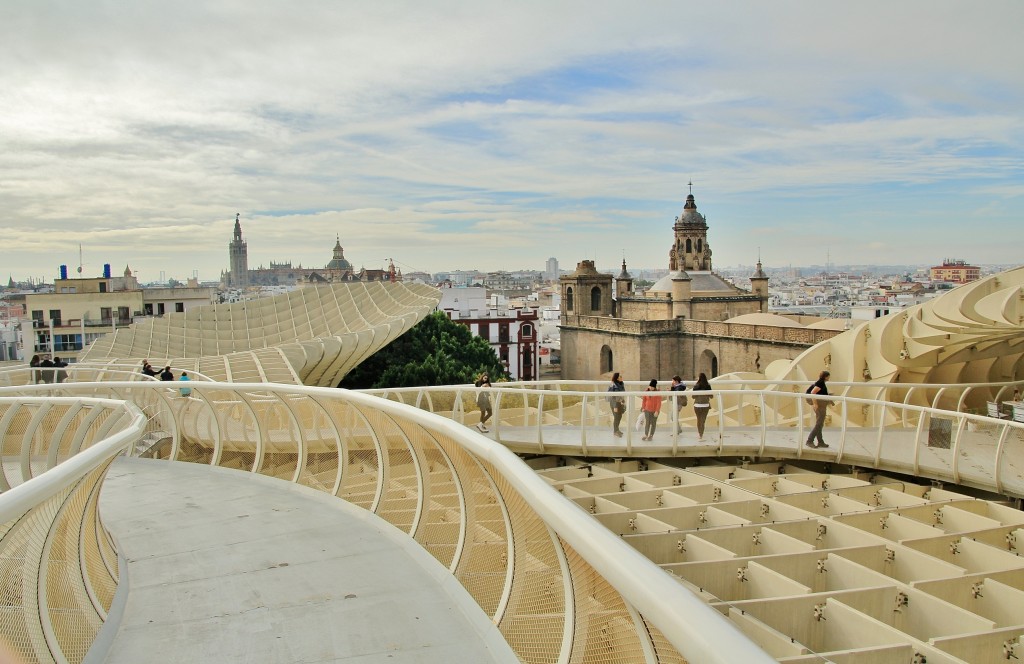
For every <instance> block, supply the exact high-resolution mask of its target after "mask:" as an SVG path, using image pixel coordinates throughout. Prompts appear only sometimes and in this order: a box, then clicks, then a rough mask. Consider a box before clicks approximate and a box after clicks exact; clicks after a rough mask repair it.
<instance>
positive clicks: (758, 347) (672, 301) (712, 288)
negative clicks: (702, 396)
mask: <svg viewBox="0 0 1024 664" xmlns="http://www.w3.org/2000/svg"><path fill="white" fill-rule="evenodd" d="M672 229H673V244H672V248H671V250H670V251H669V261H668V268H669V271H668V274H667V275H665V276H663V277H661V278H659V279H658V280H657V281H656V282H655V283H654V284H653V285H652V286H651V287H650V288H648V289H646V291H643V292H640V291H639V290H635V289H634V280H633V277H632V275H631V274H630V273H629V272H627V270H626V261H625V260H623V261H622V269H621V270H620V271H619V273H618V274H617V275H615V276H613V275H612V274H610V273H602V272H599V271H598V270H597V268H596V266H595V264H594V262H593V261H589V260H584V261H581V262H580V263H579V264H578V265H577V267H576V271H575V272H573V273H572V274H569V275H566V276H563V277H561V278H560V279H559V286H560V290H561V317H560V320H561V324H560V336H561V362H562V377H563V378H566V379H594V378H597V377H598V376H603V375H605V374H607V373H609V372H612V371H620V372H622V374H623V375H624V376H626V377H627V378H629V379H634V380H637V379H643V380H647V379H650V378H667V377H669V376H672V375H673V374H676V373H678V374H680V375H683V376H685V377H687V379H689V380H692V378H693V377H694V376H696V374H698V373H700V372H704V373H706V374H707V375H708V376H709V377H714V376H716V375H718V374H720V373H728V372H735V371H760V370H761V369H762V368H763V367H765V366H767V365H768V364H770V363H771V362H773V361H775V360H779V359H790V360H791V359H793V358H795V357H796V356H797V355H798V354H799V353H801V352H802V351H804V350H805V349H806V348H808V347H810V346H811V345H813V344H814V343H816V342H817V341H820V340H821V339H822V338H825V337H826V336H830V335H832V334H835V332H833V331H821V330H810V329H805V328H797V329H782V328H781V327H780V326H781V325H783V323H784V321H782V320H781V319H780V317H778V316H770V315H768V313H767V312H768V276H767V275H766V274H765V273H764V270H763V269H762V266H761V263H760V261H758V263H757V268H756V270H755V272H754V273H753V274H752V275H751V276H750V286H751V287H750V290H744V289H741V288H739V287H737V286H735V285H733V284H732V283H730V282H729V281H727V280H726V279H724V278H723V277H722V276H720V275H719V274H717V273H716V272H715V271H714V270H713V269H712V264H711V246H710V244H709V243H708V224H707V220H706V219H705V217H704V215H702V214H700V213H699V212H698V211H697V204H696V201H695V200H694V197H693V194H692V193H691V194H690V195H688V196H687V197H686V203H685V205H684V206H683V211H682V214H680V215H679V216H678V217H676V219H675V223H674V225H673V227H672ZM751 321H753V322H751ZM787 327H788V325H787Z"/></svg>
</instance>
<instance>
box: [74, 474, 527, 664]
mask: <svg viewBox="0 0 1024 664" xmlns="http://www.w3.org/2000/svg"><path fill="white" fill-rule="evenodd" d="M100 510H101V514H102V517H103V521H104V524H105V525H106V527H107V528H108V529H109V530H110V532H111V533H112V535H113V537H114V539H115V541H116V543H117V547H118V551H119V553H120V555H121V556H123V557H124V558H125V561H123V563H125V562H126V564H122V570H123V571H124V572H125V573H123V574H122V578H121V584H122V586H121V588H119V593H120V594H121V598H122V599H123V600H124V603H123V605H122V606H123V614H122V615H120V616H118V612H117V611H113V610H112V612H111V616H110V618H109V620H108V622H107V624H106V625H105V627H104V632H103V633H101V635H100V639H98V640H97V646H98V647H94V649H93V650H94V651H93V652H91V653H90V659H92V660H93V661H105V662H111V663H117V664H121V663H125V664H128V663H130V664H138V663H140V662H176V663H177V662H217V663H225V662H246V663H260V662H268V663H269V662H296V663H298V662H301V663H315V662H346V663H349V662H424V663H427V662H518V661H519V660H518V659H517V658H516V656H515V654H514V653H513V652H512V650H511V648H509V646H508V644H507V643H506V642H505V640H504V638H503V637H502V636H501V634H500V632H499V631H498V629H497V628H496V627H495V626H494V625H493V624H492V622H491V621H490V620H489V619H488V617H487V616H486V615H485V614H484V613H483V611H482V610H481V609H480V608H479V606H478V605H477V604H476V603H475V602H474V601H473V599H472V598H471V597H470V596H469V594H468V593H467V592H466V591H465V589H464V588H463V587H462V586H461V585H460V584H459V583H458V582H457V581H456V580H455V578H454V577H453V576H452V575H451V574H450V573H449V572H448V570H446V569H445V568H444V567H443V566H442V565H441V564H440V563H438V562H437V561H436V560H435V559H434V558H433V557H432V556H431V555H430V554H429V553H427V552H426V551H425V550H423V549H422V548H420V547H419V545H417V544H416V543H415V542H414V541H413V540H412V538H410V537H408V536H407V535H405V534H404V533H402V532H400V531H399V530H397V529H396V528H394V527H393V526H391V525H390V524H388V523H386V522H385V521H383V520H382V519H380V518H378V517H377V516H375V515H373V514H371V513H369V512H367V511H366V510H363V509H360V508H358V507H355V506H352V505H350V504H348V503H346V502H345V501H343V500H340V499H338V498H334V497H331V496H327V495H325V494H323V493H320V492H318V491H314V490H312V489H308V488H306V487H302V486H298V485H295V484H293V483H290V482H286V481H283V480H278V479H273V478H268V477H264V476H261V475H254V474H251V473H245V472H240V471H236V470H228V469H223V468H215V467H210V466H205V465H197V464H188V463H177V462H168V461H157V460H152V459H138V458H119V459H117V460H116V461H115V462H114V464H113V465H112V466H111V468H110V472H109V474H108V477H107V480H106V481H105V483H104V485H103V493H102V495H101V499H100ZM115 604H116V602H115ZM114 630H116V632H115V631H114ZM111 637H112V643H111V644H110V645H109V651H107V652H106V653H105V657H104V654H103V652H102V650H103V648H104V647H105V646H104V645H103V643H102V641H104V640H106V639H110V638H111ZM96 650H99V651H100V652H99V653H97V652H95V651H96ZM96 655H99V656H98V657H96Z"/></svg>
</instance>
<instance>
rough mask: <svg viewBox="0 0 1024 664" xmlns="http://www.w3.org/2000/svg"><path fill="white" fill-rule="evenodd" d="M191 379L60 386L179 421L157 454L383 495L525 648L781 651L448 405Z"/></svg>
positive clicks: (578, 653) (376, 499)
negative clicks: (760, 641)
mask: <svg viewBox="0 0 1024 664" xmlns="http://www.w3.org/2000/svg"><path fill="white" fill-rule="evenodd" d="M180 387H181V386H180V384H174V385H173V386H172V385H168V384H167V383H163V384H160V383H150V382H145V383H143V382H126V383H102V384H101V383H93V384H81V385H76V384H71V385H70V386H64V387H63V388H62V389H69V390H72V391H76V390H82V391H87V390H94V391H96V390H104V389H106V390H111V391H112V392H115V393H117V394H118V395H119V396H121V397H122V398H125V399H131V400H132V401H135V402H137V403H143V404H144V406H145V409H146V410H147V412H148V413H149V414H150V416H151V417H152V419H153V421H155V422H157V421H158V422H161V423H162V424H161V426H162V429H163V430H164V431H165V432H167V434H168V435H167V437H166V439H165V440H163V441H162V442H161V443H160V444H158V445H157V446H156V447H154V448H153V449H151V450H150V451H149V453H148V454H149V455H151V456H155V457H159V458H171V459H177V460H183V461H195V462H200V463H210V464H213V465H218V466H223V467H229V468H237V469H240V470H245V471H249V472H258V473H261V474H266V475H272V476H275V477H279V478H282V479H286V480H290V481H293V482H297V483H300V484H304V485H306V486H310V487H314V488H317V489H320V490H322V491H325V492H328V493H331V494H333V495H336V496H339V497H342V498H345V499H347V500H349V501H350V502H352V503H354V504H357V505H360V506H363V507H365V508H367V509H369V510H371V511H373V512H374V513H376V514H377V515H379V516H381V517H382V518H384V519H386V520H388V521H389V522H391V523H392V524H394V525H396V526H397V527H399V528H401V529H403V530H404V531H405V532H407V533H409V535H410V536H412V537H413V538H414V539H416V540H417V541H418V542H420V544H421V545H422V546H424V548H425V549H427V550H428V551H430V552H431V553H432V554H433V555H434V556H435V557H436V558H437V559H438V560H439V561H440V562H442V564H444V565H446V566H447V567H448V568H449V570H450V571H451V572H452V574H453V575H455V577H456V578H457V579H458V580H459V581H460V582H462V583H463V585H464V586H465V587H466V588H467V590H468V591H469V592H470V594H471V595H472V596H473V597H474V598H475V599H476V600H477V601H478V603H479V604H480V606H481V608H482V609H483V610H484V611H485V612H487V614H488V615H489V616H490V617H491V618H492V620H493V621H494V622H495V623H496V624H497V625H498V627H499V629H500V630H501V631H502V632H503V634H505V636H506V638H507V639H508V641H509V643H510V645H512V646H513V648H514V649H516V651H517V653H518V654H519V656H520V657H521V658H522V659H523V661H527V662H532V661H537V662H540V661H570V660H574V661H575V660H577V659H579V660H582V659H585V658H587V657H589V656H596V655H598V654H600V655H601V656H603V657H605V658H608V657H611V660H608V661H612V660H614V661H625V660H638V661H648V662H658V661H677V658H678V657H679V656H680V654H681V655H682V656H683V657H685V658H687V659H688V660H690V661H701V662H735V661H745V662H758V661H764V662H768V661H772V660H771V658H770V657H768V655H767V654H765V653H764V652H763V651H761V650H760V649H759V648H758V647H757V646H755V645H754V644H753V643H752V642H751V641H749V640H748V638H747V637H745V636H743V635H742V633H741V632H740V631H739V630H738V629H737V628H736V627H735V626H734V625H733V624H732V623H731V622H730V621H729V620H728V619H726V618H724V617H723V616H722V615H721V614H720V613H718V612H717V611H716V610H715V609H713V608H712V607H710V606H708V605H706V604H705V603H704V602H703V601H701V600H700V599H699V598H697V597H696V596H694V595H693V594H692V593H690V592H689V591H688V590H687V589H685V588H684V587H683V586H682V585H680V584H678V583H676V582H674V581H673V580H672V579H671V578H670V577H669V576H668V575H667V574H666V573H665V572H664V571H662V570H661V569H660V568H659V567H658V566H657V565H655V564H654V563H653V562H651V561H650V560H648V559H647V558H646V557H644V556H643V555H642V554H640V553H639V552H637V551H636V550H635V549H633V548H632V547H630V546H629V545H628V544H626V543H625V542H624V541H622V540H621V539H620V538H618V537H616V536H615V535H614V534H613V533H611V532H610V531H609V530H607V529H606V528H604V527H603V526H602V525H600V524H599V523H597V522H596V521H594V520H593V519H592V518H590V517H589V515H587V514H586V513H584V512H583V511H581V510H580V509H579V507H577V506H576V505H575V504H574V503H572V502H571V501H569V500H567V499H565V498H563V497H562V496H561V495H560V494H559V493H558V492H557V491H556V490H554V489H553V488H552V487H551V486H550V485H549V484H548V483H547V482H545V481H544V480H543V479H542V478H540V477H539V476H537V475H536V474H535V473H534V472H533V471H532V470H531V469H530V468H529V467H528V466H527V465H525V464H524V463H523V462H522V461H521V460H520V459H519V458H518V457H517V456H516V455H515V454H514V453H512V452H511V451H509V450H508V449H506V448H504V447H503V446H500V445H495V444H494V442H493V441H491V440H488V439H487V438H485V437H483V436H481V435H479V434H478V433H476V432H474V431H471V430H468V429H466V428H465V427H463V426H461V425H459V424H457V423H455V422H453V421H451V420H449V419H446V418H440V417H437V416H435V415H432V414H430V413H427V412H424V411H423V410H421V409H416V408H412V407H409V406H406V405H403V404H398V403H394V402H391V401H388V400H384V399H379V398H376V397H373V396H370V395H365V394H360V393H355V392H348V391H345V390H335V389H329V388H306V387H294V386H286V385H269V384H248V385H241V384H223V383H206V382H197V383H193V384H191V385H189V387H191V388H192V393H191V395H190V396H187V397H183V396H181V395H180V393H179V391H178V390H179V389H180ZM22 389H38V386H31V387H30V388H22ZM652 589H657V592H652ZM591 621H600V623H599V624H600V625H601V627H600V628H598V629H596V630H595V629H588V628H587V625H588V623H590V622H591ZM588 653H589V655H588Z"/></svg>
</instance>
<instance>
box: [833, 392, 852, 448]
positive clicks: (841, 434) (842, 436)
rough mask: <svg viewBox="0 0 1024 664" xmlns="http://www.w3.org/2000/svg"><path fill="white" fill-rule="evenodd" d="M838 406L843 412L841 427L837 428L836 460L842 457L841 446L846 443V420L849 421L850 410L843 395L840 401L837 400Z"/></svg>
mask: <svg viewBox="0 0 1024 664" xmlns="http://www.w3.org/2000/svg"><path fill="white" fill-rule="evenodd" d="M839 406H840V408H839V410H840V411H841V412H842V414H843V422H842V425H841V427H842V428H841V429H840V430H839V449H838V450H836V462H838V461H840V460H841V459H842V458H843V447H844V446H845V445H846V425H847V422H849V416H850V411H849V408H848V404H847V401H846V398H845V397H844V398H843V400H842V401H841V402H839Z"/></svg>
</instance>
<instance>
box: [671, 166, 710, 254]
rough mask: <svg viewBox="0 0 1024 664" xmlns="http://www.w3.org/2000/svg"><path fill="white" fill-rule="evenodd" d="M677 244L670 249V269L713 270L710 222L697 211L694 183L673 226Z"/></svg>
mask: <svg viewBox="0 0 1024 664" xmlns="http://www.w3.org/2000/svg"><path fill="white" fill-rule="evenodd" d="M672 230H673V231H675V244H674V245H673V247H672V250H671V251H669V260H668V269H669V270H671V271H673V272H676V271H680V270H681V271H684V272H685V271H687V270H696V271H707V272H710V271H711V246H710V245H708V222H707V220H706V219H705V218H704V215H702V214H701V213H700V212H697V202H696V201H695V200H694V198H693V183H690V194H689V195H688V196H687V197H686V203H685V204H684V205H683V213H682V214H681V215H679V216H678V217H676V223H675V224H674V225H673V226H672Z"/></svg>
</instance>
